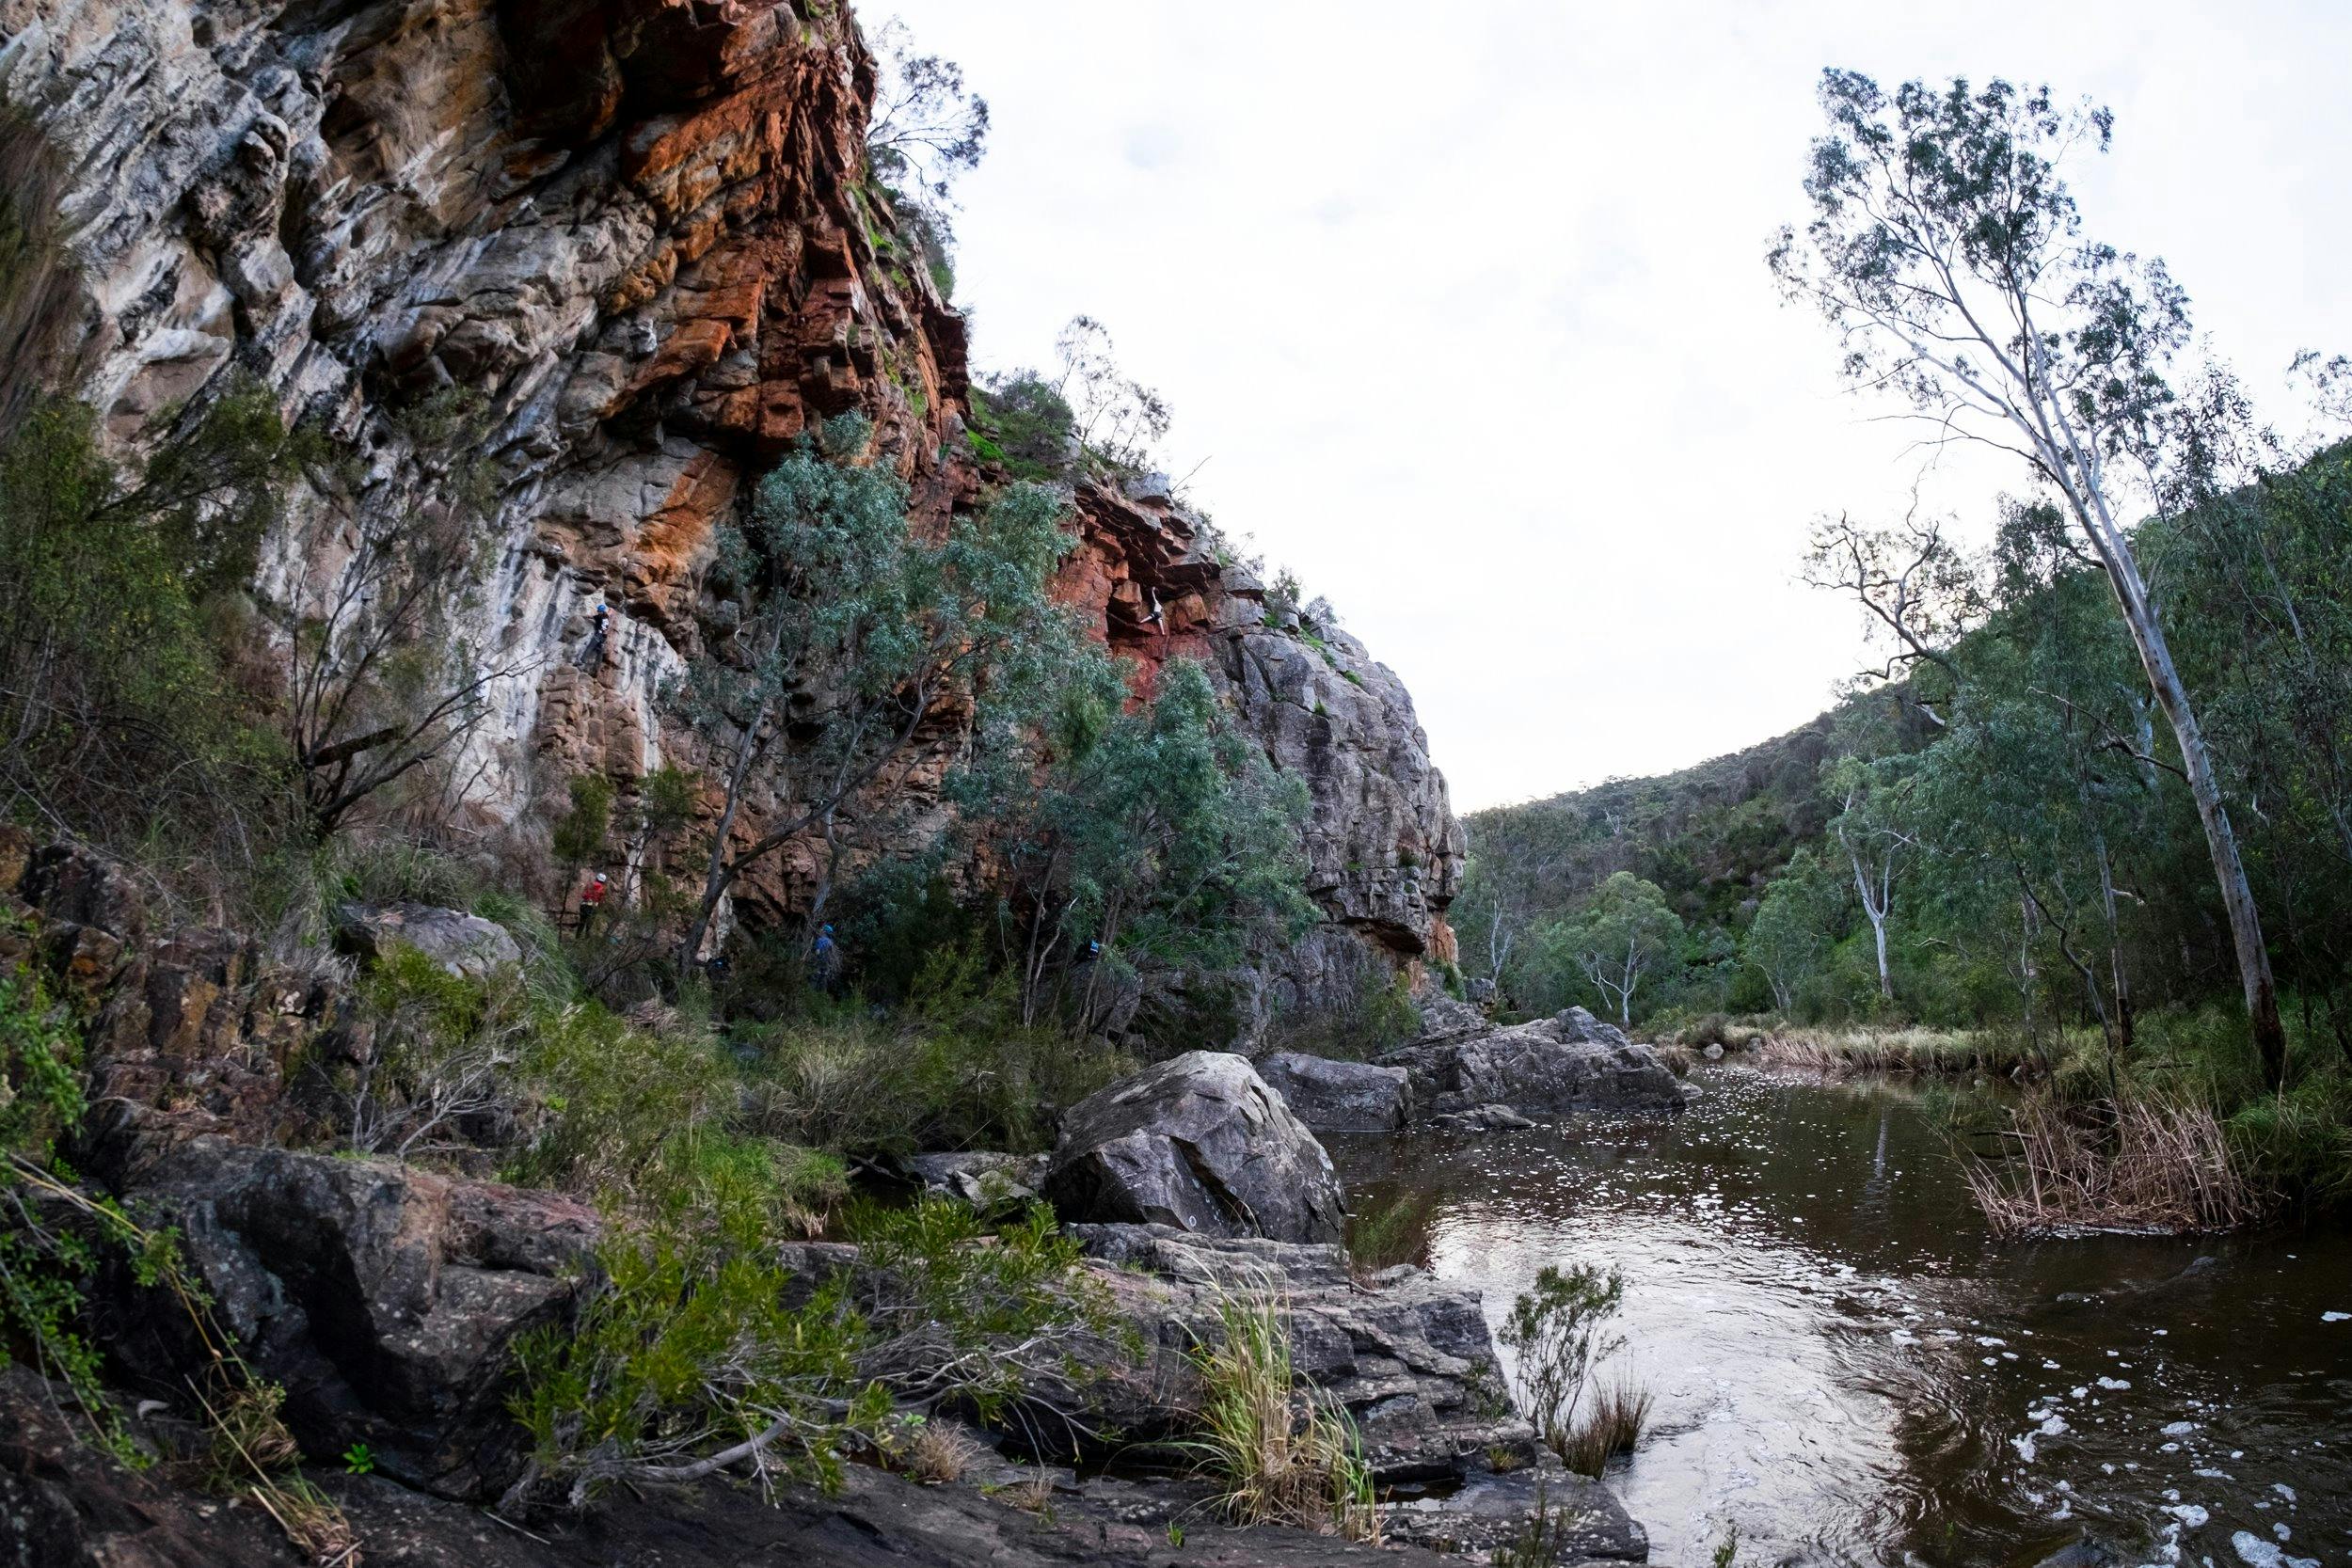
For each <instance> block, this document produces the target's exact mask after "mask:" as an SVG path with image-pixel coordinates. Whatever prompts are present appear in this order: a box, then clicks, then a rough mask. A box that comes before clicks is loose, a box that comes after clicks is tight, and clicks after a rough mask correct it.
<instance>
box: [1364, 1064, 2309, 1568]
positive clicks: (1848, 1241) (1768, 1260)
mask: <svg viewBox="0 0 2352 1568" xmlns="http://www.w3.org/2000/svg"><path fill="white" fill-rule="evenodd" d="M1695 1082H1697V1083H1698V1084H1699V1085H1701V1086H1702V1087H1703V1089H1704V1091H1705V1093H1704V1096H1703V1098H1702V1099H1700V1100H1699V1101H1698V1102H1697V1103H1696V1104H1694V1105H1692V1107H1691V1108H1690V1109H1689V1110H1688V1111H1685V1112H1682V1113H1680V1114H1678V1115H1675V1116H1669V1117H1614V1118H1595V1119H1589V1120H1583V1121H1578V1122H1573V1123H1570V1124H1568V1125H1566V1126H1564V1127H1561V1128H1557V1129H1552V1128H1546V1129H1540V1130H1537V1131H1534V1132H1518V1133H1504V1134H1500V1135H1492V1136H1486V1137H1478V1138H1458V1137H1446V1138H1437V1137H1429V1136H1425V1135H1416V1136H1411V1137H1394V1138H1390V1137H1353V1138H1346V1137H1334V1138H1331V1139H1329V1140H1327V1141H1328V1143H1329V1144H1330V1146H1331V1152H1332V1157H1333V1159H1334V1160H1335V1161H1336V1162H1337V1163H1338V1164H1339V1167H1340V1172H1341V1174H1342V1176H1343V1178H1345V1179H1346V1180H1347V1182H1348V1186H1349V1189H1350V1192H1351V1194H1352V1195H1353V1196H1354V1197H1355V1199H1356V1201H1357V1202H1358V1203H1359V1205H1360V1204H1362V1203H1364V1202H1367V1201H1370V1202H1382V1201H1386V1200H1389V1199H1390V1198H1391V1197H1393V1196H1396V1195H1399V1194H1419V1195H1422V1196H1423V1197H1424V1198H1425V1199H1426V1200H1427V1201H1428V1202H1429V1204H1430V1219H1429V1242H1430V1258H1431V1262H1432V1265H1433V1266H1434V1267H1435V1268H1436V1270H1437V1272H1438V1275H1441V1276H1443V1277H1445V1278H1448V1279H1457V1280H1461V1281H1464V1282H1466V1283H1469V1284H1472V1285H1476V1286H1478V1287H1480V1288H1481V1289H1482V1290H1483V1291H1485V1294H1486V1313H1487V1316H1488V1318H1489V1319H1490V1320H1494V1321H1500V1319H1501V1317H1502V1313H1503V1312H1504V1310H1505V1309H1507V1308H1508V1307H1509V1305H1510V1303H1511V1300H1512V1298H1513V1297H1514V1296H1515V1295H1516V1294H1517V1293H1518V1291H1521V1290H1523V1289H1525V1288H1526V1286H1527V1285H1528V1284H1529V1282H1530V1281H1531V1280H1532V1279H1533V1277H1534V1274H1535V1271H1536V1270H1537V1269H1539V1268H1541V1267H1542V1266H1543V1265H1545V1264H1546V1263H1551V1262H1567V1261H1581V1262H1595V1263H1601V1264H1613V1265H1615V1266H1616V1267H1619V1268H1621V1269H1623V1270H1624V1272H1625V1277H1626V1299H1625V1307H1624V1309H1623V1311H1622V1312H1621V1314H1620V1316H1619V1319H1618V1327H1619V1328H1620V1330H1621V1331H1622V1332H1623V1334H1624V1336H1625V1338H1626V1340H1627V1347H1626V1349H1625V1350H1624V1351H1623V1352H1622V1353H1620V1355H1619V1357H1618V1364H1620V1365H1622V1366H1625V1367H1628V1368H1629V1369H1630V1370H1633V1371H1634V1372H1636V1373H1637V1374H1638V1375H1639V1376H1640V1377H1641V1378H1642V1379H1643V1380H1645V1382H1647V1383H1648V1385H1649V1386H1650V1387H1651V1388H1652V1389H1653V1390H1654V1392H1655V1394H1656V1396H1657V1406H1656V1409H1655V1412H1654V1415H1653V1427H1652V1431H1651V1434H1650V1435H1649V1437H1648V1438H1647V1439H1645V1443H1644V1445H1643V1447H1642V1449H1641V1451H1640V1452H1639V1453H1638V1454H1636V1455H1634V1456H1633V1457H1632V1458H1631V1459H1630V1460H1629V1461H1619V1462H1618V1464H1617V1465H1614V1466H1613V1467H1612V1472H1611V1479H1612V1481H1613V1483H1614V1484H1615V1485H1616V1487H1617V1490H1618V1492H1619V1495H1620V1496H1621V1497H1624V1499H1625V1501H1626V1504H1627V1506H1628V1507H1629V1509H1631V1511H1632V1512H1633V1513H1634V1516H1635V1517H1637V1518H1639V1519H1641V1520H1642V1521H1643V1523H1644V1524H1645V1525H1646V1526H1647V1527H1648V1528H1649V1531H1650V1536H1651V1542H1652V1547H1651V1556H1652V1559H1653V1560H1655V1561H1657V1562H1660V1563H1663V1564H1669V1565H1676V1568H1697V1565H1699V1564H1703V1563H1705V1562H1707V1561H1708V1559H1709V1557H1710V1555H1711V1553H1712V1552H1713V1550H1714V1548H1715V1546H1716V1545H1717V1544H1719V1543H1720V1542H1721V1541H1722V1540H1723V1539H1724V1535H1725V1533H1726V1532H1727V1531H1728V1530H1730V1529H1732V1528H1737V1529H1738V1531H1739V1535H1740V1543H1741V1545H1740V1561H1741V1562H1742V1563H1743V1564H1755V1563H1803V1564H1814V1563H1838V1564H1845V1563H1887V1564H1911V1563H1925V1564H1933V1565H1935V1568H1944V1565H1947V1564H1949V1565H1954V1568H1958V1565H1962V1564H2025V1563H2032V1562H2034V1561H2036V1560H2039V1558H2040V1557H2041V1556H2042V1554H2044V1553H2046V1552H2048V1551H2050V1550H2052V1549H2054V1548H2055V1547H2057V1546H2059V1545H2062V1544H2065V1543H2067V1542H2069V1541H2071V1540H2074V1539H2075V1538H2076V1537H2077V1536H2078V1535H2080V1534H2081V1532H2082V1531H2083V1530H2084V1529H2085V1528H2090V1529H2093V1530H2095V1531H2096V1532H2097V1533H2099V1534H2100V1535H2102V1536H2104V1537H2106V1538H2107V1539H2109V1540H2111V1541H2114V1542H2116V1543H2117V1544H2120V1545H2123V1546H2125V1547H2127V1548H2129V1549H2132V1550H2134V1551H2136V1552H2137V1553H2138V1554H2139V1557H2138V1560H2141V1561H2147V1562H2168V1561H2178V1562H2185V1563H2189V1564H2195V1563H2198V1562H2200V1561H2201V1560H2211V1561H2212V1562H2214V1563H2216V1564H2221V1565H2230V1564H2237V1563H2242V1562H2250V1563H2255V1564H2257V1565H2258V1568H2267V1565H2269V1564H2274V1563H2275V1564H2278V1565H2279V1568H2289V1565H2291V1564H2294V1563H2296V1561H2297V1560H2302V1561H2307V1562H2313V1563H2321V1564H2326V1565H2328V1568H2344V1565H2352V1237H2347V1236H2345V1235H2343V1234H2321V1233H2296V1234H2288V1235H2280V1236H2273V1237H2267V1238H2264V1239H2261V1240H2255V1241H2246V1240H2234V1241H2220V1240H2214V1239H2204V1240H2178V1239H2153V1238H2144V1237H2117V1236H2099V1237H2089V1238H2081V1239H2074V1240H2068V1241H2052V1242H2041V1243H1993V1242H1991V1241H1990V1240H1988V1238H1987V1237H1986V1235H1985V1232H1984V1227H1983V1225H1982V1223H1981V1221H1980V1220H1979V1217H1978V1215H1977V1212H1976V1211H1975V1209H1974V1207H1973V1206H1972V1205H1971V1204H1970V1203H1969V1201H1968V1198H1967V1195H1966V1192H1965V1190H1964V1189H1963V1186H1962V1184H1961V1181H1960V1179H1959V1173H1958V1171H1957V1170H1956V1169H1955V1168H1954V1167H1953V1165H1952V1164H1951V1162H1950V1160H1949V1158H1948V1157H1947V1155H1946V1154H1945V1153H1944V1151H1943V1148H1942V1145H1941V1143H1940V1141H1939V1140H1938V1139H1937V1138H1936V1136H1935V1135H1934V1134H1933V1132H1931V1130H1930V1129H1929V1128H1928V1127H1927V1126H1926V1125H1925V1123H1924V1122H1923V1121H1922V1120H1921V1118H1920V1117H1919V1116H1918V1114H1917V1112H1916V1110H1915V1108H1914V1106H1913V1104H1912V1102H1911V1101H1910V1099H1909V1098H1908V1096H1907V1094H1906V1093H1905V1092H1904V1091H1903V1090H1901V1089H1899V1088H1894V1087H1868V1086H1855V1085H1819V1084H1811V1083H1799V1082H1791V1081H1788V1080H1783V1079H1775V1078H1770V1077H1766V1076H1762V1075H1759V1074H1756V1073H1753V1072H1749V1071H1746V1070H1742V1069H1711V1070H1708V1071H1707V1072H1703V1073H1702V1074H1701V1075H1700V1076H1699V1077H1698V1078H1697V1079H1696V1080H1695ZM2330 1314H2344V1315H2343V1316H2330Z"/></svg>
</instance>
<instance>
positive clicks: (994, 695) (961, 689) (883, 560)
mask: <svg viewBox="0 0 2352 1568" xmlns="http://www.w3.org/2000/svg"><path fill="white" fill-rule="evenodd" d="M870 439H871V427H870V426H869V425H868V424H867V422H866V420H863V419H861V418H858V417H856V416H853V415H845V416H843V417H842V418H840V419H838V420H832V421H829V422H828V423H827V424H826V425H825V427H824V428H823V430H822V431H821V432H820V433H819V436H818V439H817V440H815V441H803V443H802V444H801V446H800V447H799V448H798V449H797V450H796V451H794V452H792V453H791V454H790V455H789V456H787V458H786V459H785V460H784V461H783V462H782V463H780V464H778V465H777V466H776V467H775V468H774V469H773V470H772V471H771V473H770V474H769V475H768V476H767V478H765V479H764V480H762V481H761V483H760V485H759V489H758V492H757V495H756V497H755V500H754V503H753V507H752V517H751V521H750V523H749V525H748V526H747V527H746V528H744V529H742V530H740V531H734V530H729V531H723V532H722V534H721V536H720V539H719V546H718V547H719V561H718V565H717V567H716V568H715V569H714V578H713V581H714V587H715V589H716V591H717V592H719V593H720V594H723V596H725V598H726V599H727V609H728V611H729V614H730V618H731V621H732V625H733V631H732V633H731V635H729V636H728V637H726V638H723V639H714V644H713V647H712V650H711V652H710V653H709V654H708V655H707V657H703V658H701V659H698V660H696V661H695V662H694V664H693V665H692V666H691V668H690V672H689V675H688V678H687V680H686V681H685V682H684V683H683V684H682V685H680V686H679V687H678V688H676V689H674V690H673V691H672V693H671V694H670V695H671V701H672V705H673V708H674V710H675V712H676V714H677V715H678V716H679V717H680V718H681V719H683V720H684V721H686V722H688V723H690V724H691V725H693V726H694V727H696V728H697V729H700V730H702V731H704V732H705V733H706V734H707V736H709V737H710V740H711V744H712V748H713V750H714V752H716V753H717V755H718V757H719V759H720V761H721V770H722V771H723V774H724V776H725V777H726V779H727V786H726V801H725V804H724V806H723V810H722V814H721V823H722V827H721V831H720V832H719V833H718V834H717V835H716V836H717V840H718V842H716V843H715V844H714V845H713V847H712V849H711V856H710V862H709V868H708V870H707V874H706V875H705V877H704V879H703V889H702V895H701V898H700V899H699V901H698V903H697V906H696V909H695V911H694V914H693V916H692V919H691V922H690V923H689V926H688V930H687V935H686V940H685V941H684V942H682V943H681V944H680V953H681V955H682V956H683V957H685V958H691V957H692V956H694V955H695V954H696V953H697V952H698V951H699V948H700V942H701V939H702V937H703V935H704V933H705V931H706V930H707V928H708V925H709V922H710V920H711V917H712V913H713V911H715V910H716V908H717V906H718V902H719V900H720V898H722V897H723V895H725V893H726V890H727V888H728V887H729V886H731V885H732V884H733V882H734V880H735V879H736V878H737V877H738V876H739V875H740V874H741V873H742V871H743V870H744V869H745V868H746V867H748V866H750V865H751V864H753V863H755V862H757V861H759V860H760V859H762V858H763V857H765V856H768V855H771V854H772V853H774V852H775V851H776V850H778V849H780V848H781V847H783V846H784V845H786V844H787V843H789V842H791V841H792V840H794V839H795V838H799V837H802V836H803V835H804V834H814V835H816V836H817V837H818V838H819V839H821V841H822V845H823V851H824V852H823V856H822V862H821V866H822V871H823V875H824V877H825V878H826V884H825V888H824V890H823V891H825V892H826V893H828V894H829V892H830V888H831V878H832V876H833V873H834V866H835V863H836V861H837V854H836V852H835V851H836V848H837V846H836V844H835V840H834V819H835V816H836V814H837V813H838V812H839V810H840V808H841V807H842V805H843V803H844V802H845V801H847V800H850V798H851V797H853V796H854V795H855V794H856V793H857V792H858V791H859V790H861V789H863V788H865V787H866V785H867V784H871V783H872V782H873V781H874V780H875V779H876V778H878V777H879V776H881V774H882V770H883V769H884V768H886V767H888V766H889V765H890V763H891V762H892V761H893V759H895V758H898V757H899V756H900V755H902V754H903V753H904V752H905V751H906V749H907V748H908V747H909V746H910V745H912V744H913V743H914V738H915V736H916V734H917V732H918V731H920V730H921V729H922V727H923V725H924V723H925V721H927V720H928V719H930V717H931V716H933V715H934V714H935V713H936V712H937V711H938V710H939V709H940V708H941V707H942V706H943V705H950V704H953V703H956V702H959V701H970V702H973V703H974V704H976V705H980V706H982V707H983V709H984V710H985V711H984V714H983V721H982V724H981V726H980V734H979V736H977V740H976V747H977V755H978V756H979V758H981V759H982V760H984V758H985V754H986V752H988V751H989V749H990V748H991V747H992V746H993V745H995V744H997V743H999V742H1001V741H1004V740H1005V739H1007V738H1008V737H1010V736H1017V735H1018V733H1019V731H1020V727H1021V726H1020V724H1019V722H1018V721H1017V713H1018V711H1019V710H1020V708H1021V705H1022V704H1023V703H1024V702H1025V700H1027V696H1028V694H1031V693H1034V692H1036V691H1037V690H1039V689H1041V688H1042V686H1043V683H1044V682H1045V681H1046V680H1047V679H1048V678H1049V672H1050V671H1051V670H1052V669H1053V667H1054V665H1055V662H1056V659H1055V655H1056V654H1057V651H1058V650H1059V649H1061V648H1063V647H1064V646H1066V645H1067V643H1068V642H1069V641H1070V638H1071V636H1072V633H1071V628H1070V624H1069V619H1068V616H1067V615H1066V613H1065V612H1063V611H1062V610H1059V609H1058V608H1057V607H1056V606H1055V605H1054V604H1053V602H1052V599H1051V597H1050V595H1049V594H1048V592H1047V582H1048V579H1049V578H1050V577H1051V575H1052V573H1053V571H1054V569H1055V568H1056V566H1057V565H1058V564H1059V562H1061V560H1062V558H1063V557H1064V556H1065V555H1066V554H1067V553H1068V552H1069V550H1070V548H1071V547H1072V544H1073V541H1072V539H1071V537H1070V535H1069V534H1068V532H1067V531H1065V530H1064V527H1063V521H1064V518H1065V515H1066V514H1067V512H1068V504H1069V503H1068V498H1067V497H1066V496H1065V495H1063V494H1061V493H1059V492H1057V491H1053V490H1048V489H1045V488H1042V487H1041V486H1037V485H1029V484H1018V485H1014V486H1012V487H1010V488H1009V489H1007V490H1005V491H1003V492H1002V493H1000V494H999V495H997V496H996V497H995V498H993V500H992V501H991V502H990V503H989V504H988V505H987V506H986V507H984V508H982V509H981V510H980V511H979V512H977V513H975V514H970V515H960V516H958V517H957V518H956V519H954V521H953V522H951V523H950V524H949V526H948V528H947V531H946V535H945V537H944V538H943V537H934V536H932V535H930V534H929V533H927V532H921V531H914V530H911V529H909V528H908V526H907V521H906V506H907V495H906V488H905V486H904V484H903V483H900V481H899V480H898V477H897V475H896V474H895V473H893V472H892V471H890V470H889V469H887V468H884V467H881V466H879V465H876V466H859V465H858V464H857V463H855V462H854V461H852V460H853V459H854V458H855V457H857V456H858V455H859V454H861V453H863V451H865V449H866V447H867V446H868V445H869V444H870ZM811 690H822V691H824V692H825V693H826V695H827V698H828V700H827V701H826V702H825V703H824V705H821V706H819V707H818V708H816V709H814V710H812V711H806V712H803V711H801V710H798V709H796V710H795V711H794V712H793V714H792V715H791V721H790V722H788V723H787V722H785V721H783V715H784V710H783V705H784V704H785V703H786V701H787V697H790V696H798V695H805V694H806V693H808V692H810V691H811ZM755 768H756V769H757V770H758V772H759V773H760V774H761V775H762V776H763V782H764V783H765V784H766V786H767V787H769V788H770V789H771V790H772V791H773V792H774V794H775V795H776V797H777V798H779V799H783V800H797V801H803V802H807V804H806V805H805V807H804V809H803V811H802V813H801V814H800V815H798V816H794V817H792V818H791V819H789V820H787V821H784V822H781V823H779V824H777V825H775V826H774V827H772V828H771V830H770V831H769V832H765V833H764V834H762V835H761V836H760V837H759V838H757V839H756V840H755V841H753V842H752V843H750V844H749V845H745V846H742V847H735V846H734V845H733V844H731V843H730V842H729V841H728V838H727V834H726V833H725V832H724V824H725V823H727V822H729V821H731V820H732V819H733V816H734V813H735V811H736V808H737V805H738V803H739V800H740V799H741V795H742V791H743V788H744V786H745V784H746V782H747V781H748V780H749V779H750V778H751V776H752V774H753V771H754V769H755Z"/></svg>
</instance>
